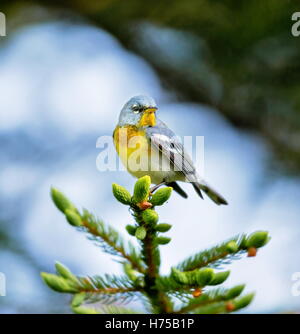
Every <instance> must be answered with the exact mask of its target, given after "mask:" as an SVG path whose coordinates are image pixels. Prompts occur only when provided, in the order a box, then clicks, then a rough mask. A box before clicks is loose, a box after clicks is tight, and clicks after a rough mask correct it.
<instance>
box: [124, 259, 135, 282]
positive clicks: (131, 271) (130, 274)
mask: <svg viewBox="0 0 300 334" xmlns="http://www.w3.org/2000/svg"><path fill="white" fill-rule="evenodd" d="M123 268H124V272H125V274H126V275H127V276H128V277H129V278H130V279H131V280H132V281H135V280H136V279H137V271H135V270H134V269H132V266H131V265H130V264H129V263H124V266H123Z"/></svg>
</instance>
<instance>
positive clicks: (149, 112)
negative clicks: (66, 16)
mask: <svg viewBox="0 0 300 334" xmlns="http://www.w3.org/2000/svg"><path fill="white" fill-rule="evenodd" d="M156 110H157V108H153V107H152V108H148V109H145V110H144V113H143V116H142V118H141V120H140V122H139V126H155V124H156V119H155V112H156Z"/></svg>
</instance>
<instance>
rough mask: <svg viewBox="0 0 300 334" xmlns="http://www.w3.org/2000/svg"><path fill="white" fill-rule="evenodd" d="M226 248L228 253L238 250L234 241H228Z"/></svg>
mask: <svg viewBox="0 0 300 334" xmlns="http://www.w3.org/2000/svg"><path fill="white" fill-rule="evenodd" d="M226 250H227V252H229V253H235V252H237V251H238V250H239V246H238V244H237V243H236V242H235V241H229V242H228V244H227V245H226Z"/></svg>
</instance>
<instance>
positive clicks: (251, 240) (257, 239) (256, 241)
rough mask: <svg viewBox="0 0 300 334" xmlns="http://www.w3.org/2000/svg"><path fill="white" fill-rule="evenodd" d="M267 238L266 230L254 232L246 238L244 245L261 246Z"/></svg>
mask: <svg viewBox="0 0 300 334" xmlns="http://www.w3.org/2000/svg"><path fill="white" fill-rule="evenodd" d="M269 239H270V238H269V237H268V232H266V231H257V232H254V233H252V234H251V235H250V236H249V237H248V238H247V241H246V247H248V248H249V247H255V248H259V247H262V246H264V245H265V244H266V243H267V242H268V241H269Z"/></svg>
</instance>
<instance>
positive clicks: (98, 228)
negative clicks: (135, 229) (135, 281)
mask: <svg viewBox="0 0 300 334" xmlns="http://www.w3.org/2000/svg"><path fill="white" fill-rule="evenodd" d="M51 195H52V198H53V201H54V203H55V204H56V206H57V208H58V209H59V210H60V211H62V212H63V213H64V214H65V216H66V219H67V221H68V222H69V223H70V225H73V226H75V227H77V228H78V230H79V231H82V232H85V233H87V234H88V239H90V240H92V241H94V242H95V244H97V245H98V246H100V247H101V248H102V250H103V251H104V252H105V253H108V254H110V255H114V256H118V257H121V259H122V260H124V259H125V260H126V261H128V262H129V263H131V265H132V266H133V268H135V269H136V270H138V271H139V272H141V273H142V272H144V268H143V266H142V264H141V261H140V258H139V255H138V253H137V251H136V249H135V247H134V246H133V245H132V244H131V243H130V242H127V243H126V242H125V241H123V238H122V237H121V235H120V234H119V232H118V231H116V230H115V229H114V228H113V227H111V226H109V225H107V224H105V223H104V222H103V221H102V220H100V219H97V218H96V217H95V216H94V215H92V214H91V213H90V212H89V211H88V210H86V209H84V210H83V213H82V214H80V213H79V211H78V209H76V208H75V206H74V205H73V204H72V203H71V202H70V201H69V200H68V199H67V198H66V197H65V196H64V195H63V194H62V193H61V192H59V191H58V190H57V189H55V188H52V189H51Z"/></svg>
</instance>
